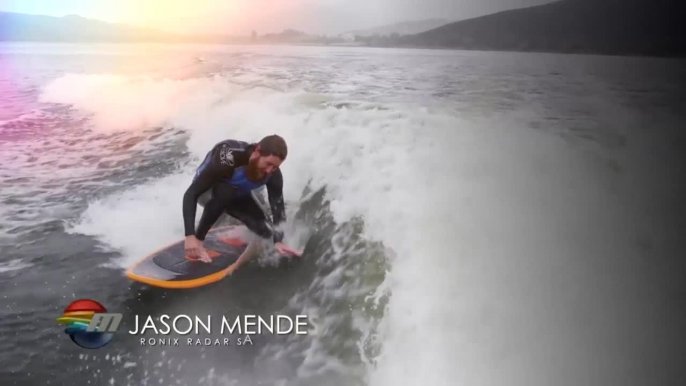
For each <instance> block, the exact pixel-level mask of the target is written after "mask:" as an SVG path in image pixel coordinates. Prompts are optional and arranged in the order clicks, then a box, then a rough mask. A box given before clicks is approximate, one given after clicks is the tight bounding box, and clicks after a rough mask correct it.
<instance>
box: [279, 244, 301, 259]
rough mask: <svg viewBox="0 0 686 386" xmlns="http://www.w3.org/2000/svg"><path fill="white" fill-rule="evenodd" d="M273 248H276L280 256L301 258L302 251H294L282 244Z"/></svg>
mask: <svg viewBox="0 0 686 386" xmlns="http://www.w3.org/2000/svg"><path fill="white" fill-rule="evenodd" d="M274 248H276V250H277V251H278V252H279V253H280V254H282V255H286V256H296V257H300V256H302V251H296V250H295V249H293V248H291V247H289V246H287V245H286V244H284V243H276V244H274Z"/></svg>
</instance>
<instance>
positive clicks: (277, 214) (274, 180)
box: [267, 169, 286, 242]
mask: <svg viewBox="0 0 686 386" xmlns="http://www.w3.org/2000/svg"><path fill="white" fill-rule="evenodd" d="M267 196H268V197H269V206H270V208H271V210H272V217H273V218H274V225H279V224H280V223H282V222H284V221H286V205H285V204H284V201H283V175H282V174H281V170H280V169H276V171H275V172H274V174H272V176H271V178H270V179H269V182H267ZM282 239H283V233H282V232H280V231H277V230H274V242H280V241H281V240H282Z"/></svg>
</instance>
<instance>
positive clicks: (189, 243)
mask: <svg viewBox="0 0 686 386" xmlns="http://www.w3.org/2000/svg"><path fill="white" fill-rule="evenodd" d="M183 250H184V252H186V255H187V256H188V257H190V258H195V259H198V260H200V261H202V262H204V263H211V262H212V259H210V256H209V255H208V254H207V251H206V250H205V247H203V245H202V241H200V240H198V239H197V238H195V235H190V236H186V241H185V243H184V247H183Z"/></svg>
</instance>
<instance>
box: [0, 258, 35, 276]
mask: <svg viewBox="0 0 686 386" xmlns="http://www.w3.org/2000/svg"><path fill="white" fill-rule="evenodd" d="M32 266H33V264H31V263H26V262H23V261H22V259H14V260H10V261H6V262H3V263H0V273H2V272H9V271H16V270H19V269H24V268H29V267H32Z"/></svg>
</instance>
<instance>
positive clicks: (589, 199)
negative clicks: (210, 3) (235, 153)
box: [44, 75, 637, 385]
mask: <svg viewBox="0 0 686 386" xmlns="http://www.w3.org/2000/svg"><path fill="white" fill-rule="evenodd" d="M65 90H70V92H69V93H66V92H65ZM95 95H97V96H98V98H95ZM44 98H45V100H49V101H58V102H64V103H72V104H74V105H75V106H76V107H77V108H80V109H83V110H85V111H87V112H89V113H91V114H94V124H95V125H96V127H97V128H99V129H102V130H112V129H117V130H137V129H139V128H140V127H142V126H145V125H156V124H167V125H171V126H178V127H182V128H183V129H185V130H187V131H188V132H189V133H190V139H189V141H188V147H189V149H190V150H191V152H192V154H193V156H194V157H195V158H196V159H198V160H199V159H200V158H201V157H202V156H204V154H205V153H206V152H207V151H208V150H209V148H210V147H211V146H212V145H213V144H214V143H216V142H217V141H219V140H222V139H225V138H238V139H243V140H248V141H251V140H253V141H254V140H258V139H260V138H261V137H262V136H264V135H266V134H272V133H277V134H280V135H282V136H283V137H285V138H286V140H287V141H288V143H289V149H290V153H289V157H288V160H287V161H286V162H285V163H284V165H283V168H282V169H283V171H284V175H285V194H286V199H287V201H289V202H296V201H297V200H298V199H299V198H300V194H301V192H302V191H303V189H304V188H305V186H306V185H307V184H308V183H310V184H313V185H314V186H313V188H315V189H316V188H318V187H323V186H326V194H327V198H328V199H329V200H330V202H331V210H332V213H333V215H334V217H335V219H336V221H337V222H344V221H347V220H350V219H351V218H353V217H355V216H361V217H363V218H364V224H365V235H366V236H367V237H369V238H371V239H373V240H377V241H381V242H383V244H384V245H385V246H387V247H389V248H391V249H393V251H394V256H393V257H392V259H393V260H392V262H391V267H392V268H391V271H390V272H389V274H388V275H387V283H385V285H384V286H382V288H383V290H387V291H388V292H389V295H390V301H389V303H388V307H387V309H386V316H385V318H384V321H383V324H382V326H381V329H380V330H379V331H378V334H379V335H378V336H379V338H380V339H381V341H382V342H383V345H382V351H381V355H380V356H379V357H377V358H370V361H369V363H370V364H369V369H368V370H369V382H370V383H371V384H372V385H419V384H426V385H455V384H494V385H495V384H509V385H513V384H527V385H529V384H550V383H556V379H558V377H565V376H567V379H576V378H574V377H575V374H579V373H584V374H587V375H586V376H587V377H589V378H587V379H592V378H593V377H594V376H598V374H599V372H601V371H603V370H602V369H600V368H596V367H594V365H592V364H591V365H589V364H587V363H585V362H584V358H583V357H582V356H583V355H584V353H585V352H587V351H592V350H593V349H602V350H603V352H604V353H605V354H607V355H617V356H618V357H621V356H622V353H621V352H620V351H619V350H620V346H614V348H613V347H605V346H602V345H601V344H600V343H599V342H602V341H605V342H607V341H613V339H615V338H617V337H618V336H619V335H617V334H614V335H613V334H612V333H609V335H603V334H604V332H603V330H602V327H603V326H607V325H608V321H619V319H618V318H619V317H620V316H622V315H624V314H625V313H622V312H620V313H617V314H616V315H617V316H615V315H610V316H607V315H606V316H605V317H606V319H605V320H604V322H602V323H598V324H596V325H595V326H592V327H590V329H589V330H588V334H586V335H575V334H574V333H573V332H572V331H571V330H570V329H571V328H573V325H577V324H578V323H580V320H581V319H583V318H584V317H585V316H584V315H586V316H588V315H591V316H593V315H597V314H598V313H602V312H603V309H604V307H605V306H606V303H605V302H604V301H603V300H602V299H598V300H595V294H597V293H604V294H606V295H607V296H609V297H610V298H613V299H620V300H621V299H622V296H621V292H622V290H623V289H625V288H627V286H628V283H629V282H628V279H625V278H622V280H619V279H618V276H617V275H616V274H615V273H614V272H612V271H611V270H610V269H608V268H605V269H602V266H601V269H594V267H595V268H597V267H598V262H600V261H606V262H607V261H609V260H608V259H607V258H608V256H622V257H623V258H626V259H632V258H635V257H636V253H637V252H636V251H635V250H634V249H632V247H631V242H630V238H631V237H632V236H633V234H634V233H633V232H634V231H635V229H634V228H633V227H632V226H631V225H626V226H625V227H618V226H617V224H630V223H631V220H632V219H631V218H626V215H625V214H624V213H625V212H623V211H622V209H623V208H624V205H625V204H626V203H625V202H622V201H619V200H617V199H616V197H615V195H614V194H613V193H612V192H613V190H612V185H613V184H615V183H616V182H617V181H615V180H616V176H615V175H614V174H613V172H612V171H611V170H610V169H609V168H606V167H605V166H604V165H602V164H600V162H599V161H597V160H596V159H593V158H589V157H587V156H586V155H585V154H582V153H579V152H577V151H576V150H575V149H574V148H571V147H570V146H569V145H568V144H567V143H566V142H564V141H563V140H562V139H560V138H557V137H553V136H546V135H544V134H541V133H540V132H536V131H532V130H530V129H527V128H526V125H525V124H523V123H522V121H520V120H518V119H515V118H516V117H515V118H513V117H506V118H507V119H505V118H501V119H498V118H488V119H486V118H481V119H479V120H470V119H466V118H461V117H457V116H454V115H450V114H448V113H444V112H440V111H431V110H426V109H421V108H417V107H412V106H388V109H385V110H379V109H366V110H357V109H336V108H333V107H326V108H313V106H312V105H311V103H308V101H309V100H310V98H311V95H309V94H305V93H296V92H294V93H278V92H274V91H272V90H268V89H259V88H255V89H249V90H243V89H239V88H237V87H236V86H233V85H231V84H230V82H229V79H227V78H221V77H214V78H210V79H189V80H184V81H169V80H166V81H154V80H150V79H142V80H141V79H134V80H132V79H129V78H122V77H116V76H97V75H91V76H83V75H69V76H65V77H62V78H60V79H58V80H56V81H55V82H53V83H52V84H51V85H50V86H49V87H48V88H47V90H46V93H45V94H44ZM194 167H195V165H189V166H187V167H186V168H184V169H183V170H181V171H179V173H178V174H175V175H172V176H169V177H165V178H162V179H159V180H157V181H153V182H149V183H145V184H143V185H140V186H136V187H133V188H131V189H129V190H128V191H126V192H124V193H120V194H116V195H113V196H111V197H107V198H104V199H102V200H100V201H97V202H94V203H92V204H91V205H90V206H89V208H88V210H87V211H86V213H85V214H84V216H83V218H82V222H81V223H80V224H79V225H77V226H76V227H75V228H74V230H75V231H78V232H82V233H86V234H92V235H97V236H98V237H100V238H101V240H103V241H105V242H107V243H108V244H110V245H112V246H113V247H115V248H118V249H120V250H123V251H124V254H125V256H126V257H127V258H126V260H125V261H124V265H126V264H128V263H130V262H131V259H134V258H140V257H141V256H143V255H144V254H146V253H148V252H150V251H151V250H152V249H155V248H156V247H159V246H160V245H163V244H164V243H166V242H169V241H171V240H174V239H179V238H181V236H182V234H183V233H182V219H181V196H182V194H183V192H184V190H185V189H186V187H187V185H188V183H189V181H190V178H191V174H192V171H193V168H194ZM580 262H583V263H580ZM620 271H621V270H620ZM605 277H611V278H612V279H613V281H611V282H610V284H604V278H605ZM580 284H581V285H580ZM622 304H624V303H622ZM617 307H626V306H625V305H618V306H617ZM623 310H626V308H623ZM607 318H609V319H607ZM581 323H582V322H581ZM586 370H590V371H591V373H585V372H584V371H586ZM593 371H595V373H593ZM584 379H586V378H584ZM580 383H584V382H580Z"/></svg>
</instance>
